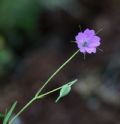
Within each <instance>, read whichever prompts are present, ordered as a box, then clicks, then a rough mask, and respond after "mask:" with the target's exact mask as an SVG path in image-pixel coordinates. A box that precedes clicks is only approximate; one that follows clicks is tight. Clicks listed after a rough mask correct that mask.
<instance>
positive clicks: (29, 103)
mask: <svg viewBox="0 0 120 124" xmlns="http://www.w3.org/2000/svg"><path fill="white" fill-rule="evenodd" d="M78 52H79V50H77V51H76V52H75V53H74V54H73V55H72V56H71V57H70V58H69V59H68V60H67V61H65V62H64V63H63V64H62V65H61V66H60V67H59V68H58V69H57V70H56V71H55V72H54V73H53V74H52V75H51V76H50V77H49V78H48V80H47V81H46V82H45V83H44V85H43V86H42V87H41V88H40V89H39V90H38V92H37V93H36V94H35V96H34V97H33V98H32V99H31V100H30V101H29V102H28V103H27V104H26V105H25V106H24V107H23V108H22V109H21V110H20V111H19V112H18V113H17V114H16V115H15V116H14V117H13V118H12V119H11V120H10V121H9V123H8V124H12V122H13V121H14V120H15V119H16V118H17V117H18V116H19V115H20V114H21V113H23V112H24V111H25V110H26V109H27V108H28V107H29V106H30V105H31V104H32V103H33V102H34V101H36V100H37V99H40V98H43V97H44V96H46V95H48V94H50V93H53V92H55V91H57V90H59V89H60V88H61V87H58V88H56V89H54V90H52V91H49V92H47V93H45V94H42V95H39V94H40V93H41V91H42V90H43V89H44V88H45V87H46V85H47V84H48V83H49V82H50V81H51V80H52V79H53V78H54V77H55V76H56V74H57V73H58V72H59V71H60V70H62V68H63V67H65V65H66V64H67V63H69V62H70V61H71V60H72V59H73V58H74V57H75V56H76V55H77V53H78Z"/></svg>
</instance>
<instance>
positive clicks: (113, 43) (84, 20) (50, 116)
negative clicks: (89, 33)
mask: <svg viewBox="0 0 120 124" xmlns="http://www.w3.org/2000/svg"><path fill="white" fill-rule="evenodd" d="M79 27H81V29H82V30H84V29H86V28H90V29H94V30H95V31H96V32H97V31H99V30H101V29H102V31H101V32H99V34H98V35H99V36H100V37H101V39H102V40H101V46H100V48H101V49H102V50H103V51H104V52H100V51H99V50H98V51H97V53H96V54H92V55H87V56H86V59H85V60H84V58H83V55H82V54H81V53H80V54H79V55H77V56H76V57H75V58H74V60H73V61H72V62H71V63H69V64H68V65H67V66H66V67H65V68H64V69H63V70H62V71H61V72H60V73H59V74H58V75H57V76H56V77H55V78H54V79H53V80H52V81H51V83H50V84H49V85H48V87H47V88H46V90H45V91H48V90H50V89H53V88H55V87H58V86H61V85H62V84H64V83H65V82H68V81H70V80H72V79H75V78H78V79H79V81H78V82H77V83H76V84H75V86H74V87H73V89H72V92H71V93H70V95H68V96H67V97H65V98H64V99H61V101H60V102H58V103H57V104H55V102H54V101H55V99H56V98H57V96H58V93H55V94H52V95H50V96H48V97H46V98H45V99H43V100H41V101H40V102H36V103H35V104H33V105H32V106H31V107H30V108H29V109H28V110H27V111H26V112H25V113H23V114H22V115H21V116H20V117H19V118H17V120H16V121H15V123H14V124H61V123H62V124H74V123H75V124H120V0H100V1H99V0H0V111H1V112H5V109H6V108H9V106H10V105H11V103H13V101H15V100H17V101H18V106H17V108H16V112H17V111H18V110H20V108H21V107H23V105H25V104H26V103H27V102H28V101H29V100H30V99H31V98H32V96H34V94H35V92H36V91H37V90H38V89H39V87H40V86H41V85H42V84H43V83H44V81H45V80H46V79H47V78H48V77H49V76H50V75H51V74H52V73H53V72H54V71H55V70H56V69H57V68H58V67H59V66H60V65H61V64H62V63H63V62H64V61H65V60H66V59H67V58H68V57H69V56H70V55H71V54H72V53H73V52H74V51H76V49H77V47H76V44H74V43H72V42H71V41H74V40H75V35H76V34H77V33H78V32H79V31H80V28H79ZM1 123H2V122H1Z"/></svg>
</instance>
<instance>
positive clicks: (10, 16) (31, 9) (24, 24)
mask: <svg viewBox="0 0 120 124" xmlns="http://www.w3.org/2000/svg"><path fill="white" fill-rule="evenodd" d="M38 10H40V4H37V1H36V0H1V1H0V29H3V30H5V29H11V28H15V27H20V28H23V29H26V30H33V28H35V26H36V21H37V17H38V14H39V11H38Z"/></svg>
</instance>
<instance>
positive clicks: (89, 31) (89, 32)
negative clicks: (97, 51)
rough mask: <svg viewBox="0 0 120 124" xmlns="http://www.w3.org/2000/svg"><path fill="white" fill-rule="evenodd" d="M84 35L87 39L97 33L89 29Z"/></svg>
mask: <svg viewBox="0 0 120 124" xmlns="http://www.w3.org/2000/svg"><path fill="white" fill-rule="evenodd" d="M84 34H85V35H86V37H87V38H89V37H92V36H94V35H95V31H94V30H90V29H88V28H87V29H86V30H85V31H84Z"/></svg>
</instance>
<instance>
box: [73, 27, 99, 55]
mask: <svg viewBox="0 0 120 124" xmlns="http://www.w3.org/2000/svg"><path fill="white" fill-rule="evenodd" d="M75 39H76V41H75V42H76V43H77V45H78V48H79V49H80V52H82V53H84V54H85V53H89V54H91V53H96V48H97V47H98V46H99V45H100V37H98V36H96V34H95V31H94V30H90V29H86V30H85V31H84V32H79V33H78V35H77V36H76V37H75Z"/></svg>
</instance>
